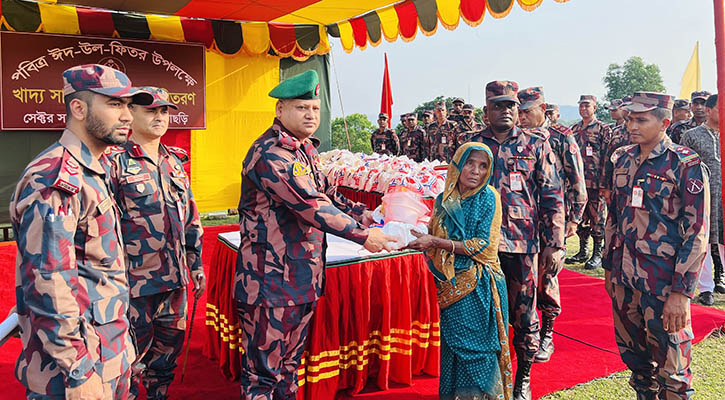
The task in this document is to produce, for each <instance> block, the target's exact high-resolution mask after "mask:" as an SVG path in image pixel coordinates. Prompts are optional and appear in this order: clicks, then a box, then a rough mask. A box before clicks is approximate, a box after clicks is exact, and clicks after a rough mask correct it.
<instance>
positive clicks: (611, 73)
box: [602, 57, 665, 101]
mask: <svg viewBox="0 0 725 400" xmlns="http://www.w3.org/2000/svg"><path fill="white" fill-rule="evenodd" d="M602 80H603V81H604V85H605V86H606V87H607V96H606V98H607V101H612V100H614V99H621V98H622V97H624V96H631V95H633V94H634V92H638V91H647V92H664V91H665V85H664V84H663V83H662V76H660V67H658V66H657V65H656V64H645V63H644V60H642V58H640V57H631V58H630V59H629V60H627V61H626V62H625V63H624V65H619V64H609V68H607V73H606V74H605V75H604V79H602Z"/></svg>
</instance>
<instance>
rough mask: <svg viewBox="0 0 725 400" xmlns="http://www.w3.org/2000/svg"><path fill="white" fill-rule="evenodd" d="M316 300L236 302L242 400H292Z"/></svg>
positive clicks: (294, 395)
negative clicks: (271, 304) (281, 303)
mask: <svg viewBox="0 0 725 400" xmlns="http://www.w3.org/2000/svg"><path fill="white" fill-rule="evenodd" d="M316 304H317V303H316V302H312V303H307V304H302V305H297V306H289V307H258V306H252V305H249V304H243V303H237V312H238V313H239V321H240V323H241V325H242V332H243V334H242V349H243V350H244V353H243V354H242V362H241V370H242V371H241V378H240V381H241V393H242V399H246V400H260V399H265V400H272V399H275V400H282V399H289V400H293V399H295V398H296V396H297V389H298V386H297V369H298V368H299V365H300V362H301V360H302V353H303V352H304V350H305V341H306V339H307V328H308V327H309V324H310V320H311V319H312V314H313V313H314V310H315V305H316Z"/></svg>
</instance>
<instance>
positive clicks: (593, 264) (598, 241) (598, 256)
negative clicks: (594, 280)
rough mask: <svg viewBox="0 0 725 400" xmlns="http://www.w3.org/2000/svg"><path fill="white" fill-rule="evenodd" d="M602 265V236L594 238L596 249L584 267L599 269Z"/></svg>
mask: <svg viewBox="0 0 725 400" xmlns="http://www.w3.org/2000/svg"><path fill="white" fill-rule="evenodd" d="M601 267H602V238H598V237H595V238H594V251H593V252H592V258H590V259H589V261H587V263H586V264H584V269H589V270H591V269H597V268H601Z"/></svg>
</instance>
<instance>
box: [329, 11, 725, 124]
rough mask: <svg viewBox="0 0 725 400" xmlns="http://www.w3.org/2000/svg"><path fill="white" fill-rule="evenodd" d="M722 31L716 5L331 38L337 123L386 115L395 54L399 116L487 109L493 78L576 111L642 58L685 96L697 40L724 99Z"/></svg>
mask: <svg viewBox="0 0 725 400" xmlns="http://www.w3.org/2000/svg"><path fill="white" fill-rule="evenodd" d="M714 32H715V29H714V22H713V3H712V1H709V0H570V1H569V2H566V3H557V2H555V1H554V0H544V1H543V3H542V4H541V6H539V8H537V9H536V10H534V11H532V12H527V11H524V10H522V9H521V8H520V7H519V6H518V4H514V6H513V9H512V10H511V13H510V14H509V15H508V16H507V17H506V18H503V19H495V18H493V17H491V16H490V15H488V14H487V15H486V16H485V18H484V20H483V22H482V23H481V24H480V25H479V26H477V27H475V28H473V27H470V26H468V25H467V24H466V23H465V22H464V21H463V20H462V19H461V21H460V23H459V25H458V28H456V29H455V30H453V31H449V30H447V29H445V28H444V27H443V26H442V25H441V24H440V22H439V23H438V30H437V32H436V33H435V34H434V35H432V36H424V35H423V34H422V33H421V32H420V30H419V31H418V34H417V36H416V38H415V40H414V41H412V42H408V43H406V42H404V41H403V40H401V39H398V40H397V41H395V42H393V43H390V42H387V41H386V40H385V39H383V41H382V42H381V43H380V45H378V46H377V47H372V46H371V45H368V47H367V48H366V49H365V50H360V49H359V48H357V47H356V48H355V49H354V50H353V51H352V53H349V54H348V53H345V51H344V50H343V49H342V45H341V43H340V40H339V39H337V38H333V37H330V43H331V44H332V46H333V48H332V54H331V66H330V68H331V73H332V74H331V76H330V91H331V101H332V117H333V118H336V117H340V116H342V110H343V109H344V112H345V114H346V115H349V114H352V113H361V114H366V115H368V116H374V115H376V114H377V113H378V112H379V110H380V98H381V91H382V77H383V68H384V54H385V53H387V55H388V63H389V68H390V79H391V85H392V92H393V102H394V104H393V115H394V116H396V115H398V114H401V113H403V112H408V111H412V110H413V109H414V108H415V107H416V106H418V105H419V104H421V103H423V102H425V101H429V100H432V99H433V98H435V97H436V96H439V95H444V96H450V97H454V96H460V97H463V98H464V99H465V100H466V101H467V102H469V103H473V104H474V105H476V106H477V107H480V106H482V105H483V102H484V88H485V85H486V83H487V82H489V81H491V80H514V81H516V82H518V84H519V87H520V88H526V87H530V86H543V87H544V93H545V96H546V100H547V102H549V103H556V104H562V105H573V104H576V101H577V100H578V99H579V95H580V94H594V95H596V96H597V97H598V98H603V97H604V95H605V94H606V87H605V86H604V84H603V83H602V78H603V77H604V75H605V73H606V71H607V67H608V66H609V64H611V63H617V64H620V65H621V64H623V63H624V62H625V61H626V60H627V59H628V58H630V57H632V56H639V57H642V59H643V60H644V61H645V63H647V64H652V63H653V64H656V65H658V66H659V67H660V72H661V75H662V78H663V81H664V84H665V87H666V88H667V91H668V92H669V93H670V94H673V95H675V96H676V97H679V93H680V81H681V79H682V74H683V72H684V71H685V67H686V66H687V63H688V61H689V60H690V56H691V55H692V51H693V49H694V47H695V43H696V42H697V41H699V42H700V62H701V76H702V86H703V89H705V90H709V91H710V92H715V91H716V85H717V82H716V71H715V69H716V63H715V43H714V42H715V33H714ZM338 82H339V86H338ZM338 90H339V93H340V95H338ZM340 97H341V98H342V103H341V102H340ZM341 105H342V107H341ZM394 122H397V118H396V119H394Z"/></svg>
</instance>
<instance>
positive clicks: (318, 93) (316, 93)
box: [315, 83, 320, 96]
mask: <svg viewBox="0 0 725 400" xmlns="http://www.w3.org/2000/svg"><path fill="white" fill-rule="evenodd" d="M319 95H320V84H319V83H318V84H317V86H315V96H319Z"/></svg>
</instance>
